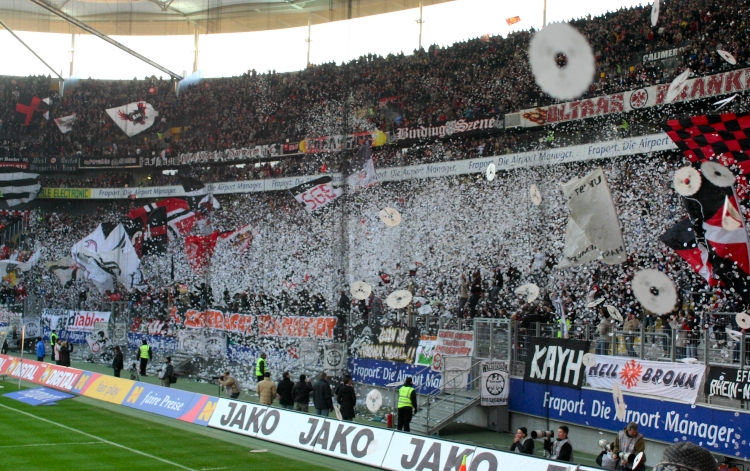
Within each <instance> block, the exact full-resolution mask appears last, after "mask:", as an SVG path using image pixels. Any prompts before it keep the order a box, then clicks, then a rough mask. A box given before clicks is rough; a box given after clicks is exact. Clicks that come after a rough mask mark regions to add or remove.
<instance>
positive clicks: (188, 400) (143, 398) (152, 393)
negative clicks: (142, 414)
mask: <svg viewBox="0 0 750 471" xmlns="http://www.w3.org/2000/svg"><path fill="white" fill-rule="evenodd" d="M200 396H201V394H195V393H191V392H187V391H182V390H180V389H172V388H165V387H162V386H156V385H155V384H148V383H141V382H137V383H136V384H135V386H133V389H131V390H130V393H129V394H128V395H127V396H126V397H125V400H124V401H122V405H123V406H126V407H130V408H133V409H138V410H142V411H146V412H151V413H153V414H158V415H163V416H165V417H171V418H173V419H178V418H180V417H182V416H183V415H184V414H185V413H187V412H188V411H189V410H190V409H191V406H193V405H194V403H196V402H198V400H200Z"/></svg>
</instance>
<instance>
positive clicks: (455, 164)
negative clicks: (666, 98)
mask: <svg viewBox="0 0 750 471" xmlns="http://www.w3.org/2000/svg"><path fill="white" fill-rule="evenodd" d="M666 150H677V146H676V145H675V143H674V142H672V139H670V138H669V136H667V135H666V134H665V133H660V134H650V135H648V136H640V137H633V138H627V139H617V140H614V141H607V142H598V143H596V144H582V145H578V146H570V147H559V148H556V149H545V150H535V151H531V152H519V153H515V154H505V155H498V156H495V157H482V158H478V159H466V160H457V161H452V162H439V163H434V164H423V165H412V166H409V167H389V168H380V169H376V172H377V174H378V178H377V179H378V181H380V182H388V181H403V180H411V179H414V178H435V177H450V176H458V175H469V174H473V173H483V172H485V171H486V170H487V167H488V166H489V165H490V164H495V168H496V169H497V170H499V171H502V170H511V169H514V168H523V167H535V166H538V165H554V164H563V163H568V162H584V161H587V160H595V159H609V158H612V157H620V156H624V155H637V154H645V153H648V152H658V151H666ZM327 175H328V174H327ZM328 176H330V177H331V178H332V179H333V180H332V183H333V184H334V185H336V186H341V185H342V180H341V174H340V173H333V174H329V175H328ZM320 177H321V175H307V176H301V177H287V178H269V179H266V180H247V181H241V182H224V183H207V184H206V188H208V191H209V192H210V193H212V194H214V195H226V194H234V193H258V192H267V191H281V190H288V189H290V188H293V187H295V186H297V185H300V184H302V183H306V182H309V181H310V180H315V179H317V178H320ZM181 196H185V191H184V190H183V188H182V186H181V185H174V186H154V187H147V188H92V189H91V196H90V199H95V200H97V199H128V198H170V197H181ZM58 199H62V198H58Z"/></svg>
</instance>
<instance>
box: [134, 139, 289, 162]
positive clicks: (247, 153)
mask: <svg viewBox="0 0 750 471" xmlns="http://www.w3.org/2000/svg"><path fill="white" fill-rule="evenodd" d="M296 153H299V151H297V152H296ZM280 155H281V145H279V144H267V145H259V146H252V147H242V148H240V149H226V150H213V151H199V152H189V153H184V154H179V155H167V154H166V153H162V154H159V155H154V156H152V157H146V158H144V159H143V166H144V167H183V166H186V165H201V164H212V163H231V164H239V163H242V162H252V161H257V160H259V159H268V158H271V157H278V156H280ZM284 155H286V154H284Z"/></svg>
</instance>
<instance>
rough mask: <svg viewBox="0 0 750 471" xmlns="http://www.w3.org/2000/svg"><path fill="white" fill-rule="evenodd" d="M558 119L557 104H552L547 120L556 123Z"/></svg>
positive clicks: (548, 110)
mask: <svg viewBox="0 0 750 471" xmlns="http://www.w3.org/2000/svg"><path fill="white" fill-rule="evenodd" d="M557 121H558V119H557V106H550V107H549V108H547V122H548V123H556V122H557Z"/></svg>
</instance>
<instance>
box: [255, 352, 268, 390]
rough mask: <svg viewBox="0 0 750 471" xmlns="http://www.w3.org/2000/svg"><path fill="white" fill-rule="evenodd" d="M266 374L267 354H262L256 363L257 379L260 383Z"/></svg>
mask: <svg viewBox="0 0 750 471" xmlns="http://www.w3.org/2000/svg"><path fill="white" fill-rule="evenodd" d="M265 374H266V354H265V353H261V354H260V358H258V360H256V362H255V377H256V378H258V382H259V383H260V382H261V381H263V376H264V375H265Z"/></svg>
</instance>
